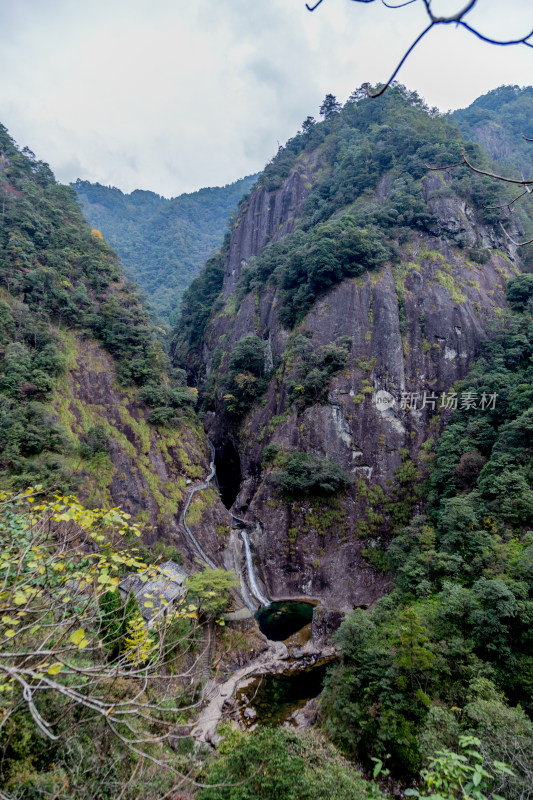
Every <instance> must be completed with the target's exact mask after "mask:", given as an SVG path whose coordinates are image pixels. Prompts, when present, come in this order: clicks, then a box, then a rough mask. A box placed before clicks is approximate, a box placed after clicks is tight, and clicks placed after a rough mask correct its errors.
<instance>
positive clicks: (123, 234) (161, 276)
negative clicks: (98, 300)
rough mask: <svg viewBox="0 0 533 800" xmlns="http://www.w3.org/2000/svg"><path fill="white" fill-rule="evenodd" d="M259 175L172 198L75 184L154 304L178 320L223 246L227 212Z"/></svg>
mask: <svg viewBox="0 0 533 800" xmlns="http://www.w3.org/2000/svg"><path fill="white" fill-rule="evenodd" d="M255 179H256V176H255V175H250V176H249V177H247V178H243V179H242V180H239V181H236V182H235V183H232V184H228V185H227V186H223V187H216V188H209V189H200V190H199V191H198V192H193V193H191V194H182V195H180V196H179V197H174V198H173V199H172V200H167V199H166V198H164V197H160V196H159V195H157V194H155V193H154V192H147V191H141V190H139V189H137V190H135V191H134V192H131V194H123V192H121V191H120V189H117V188H115V187H111V186H101V185H100V184H99V183H90V182H89V181H82V180H77V181H76V183H74V184H72V188H73V189H75V191H76V193H77V195H78V197H79V199H80V201H81V204H82V207H83V210H84V213H85V215H86V217H87V219H88V220H89V222H90V224H91V225H92V226H94V227H95V228H98V229H99V230H101V231H102V233H103V234H104V236H105V238H106V239H107V241H108V242H109V244H110V245H111V247H114V248H115V250H116V251H117V253H118V254H119V256H120V258H121V260H122V262H123V264H124V267H125V270H126V272H127V274H128V276H129V277H130V278H131V279H132V280H134V281H136V282H137V283H138V284H139V287H140V288H141V290H142V291H143V292H145V293H146V295H145V300H146V302H147V303H148V304H149V306H150V308H151V309H153V311H154V312H155V313H156V314H157V315H158V316H159V318H160V319H162V320H163V321H164V322H166V323H171V324H172V323H174V322H175V321H176V317H177V309H178V306H179V303H180V300H181V297H182V295H183V293H184V292H185V290H186V289H187V287H188V286H189V284H190V283H191V281H192V280H193V279H194V278H196V276H197V275H198V273H199V272H200V268H201V267H202V265H203V264H204V263H205V261H206V259H208V258H209V257H210V256H211V255H212V254H213V253H214V252H216V250H217V249H218V248H219V247H220V245H221V243H222V239H223V237H224V232H225V229H226V226H227V221H228V215H229V214H230V212H232V211H233V209H234V208H235V207H236V206H237V203H238V202H239V200H240V199H241V197H242V196H243V195H244V194H246V193H247V192H248V191H249V189H250V188H251V186H252V184H253V183H254V182H255Z"/></svg>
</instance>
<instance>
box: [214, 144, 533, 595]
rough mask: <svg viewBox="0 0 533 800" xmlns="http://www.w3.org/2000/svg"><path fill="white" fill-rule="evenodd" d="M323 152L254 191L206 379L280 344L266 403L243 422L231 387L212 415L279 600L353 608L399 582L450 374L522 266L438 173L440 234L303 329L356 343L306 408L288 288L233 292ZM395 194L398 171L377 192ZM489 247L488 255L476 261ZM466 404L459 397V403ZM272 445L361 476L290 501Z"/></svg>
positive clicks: (325, 306)
mask: <svg viewBox="0 0 533 800" xmlns="http://www.w3.org/2000/svg"><path fill="white" fill-rule="evenodd" d="M317 161H318V159H317V156H316V154H315V155H314V156H313V157H312V158H309V159H308V161H307V164H306V175H305V178H303V177H302V175H301V173H300V171H299V170H294V171H293V172H291V174H290V175H289V176H288V178H287V179H286V181H285V182H284V184H283V186H282V187H281V188H280V189H278V190H276V191H275V192H268V191H267V190H266V189H265V188H260V189H258V190H257V191H256V192H255V193H254V194H252V196H251V197H250V198H249V201H248V204H247V208H246V209H245V210H244V212H243V214H242V216H241V219H240V220H239V222H238V225H237V227H236V228H235V230H234V232H233V236H232V240H231V245H230V252H229V257H228V260H227V265H226V273H225V280H224V289H223V295H224V297H225V298H229V300H228V301H227V302H226V306H225V308H224V309H223V310H222V312H220V313H219V314H218V315H217V316H216V317H214V318H213V319H212V320H211V322H210V324H209V325H208V328H207V330H206V334H205V338H204V361H205V367H206V374H207V379H208V380H209V379H210V378H212V377H213V375H212V357H213V353H214V351H215V350H216V349H217V348H218V349H219V350H220V349H221V348H222V350H223V356H222V362H221V363H222V369H223V368H224V364H227V360H225V358H227V354H228V353H230V352H231V350H232V348H233V347H234V345H235V344H236V343H237V342H238V341H239V339H241V338H242V337H243V336H245V335H247V334H256V335H257V336H258V337H260V338H261V339H262V340H263V341H264V342H266V343H267V360H268V361H269V364H270V365H272V367H273V372H272V377H271V379H270V383H269V386H268V389H267V391H266V392H265V394H264V396H263V398H262V401H261V402H260V403H257V404H256V405H255V406H254V407H253V408H252V409H251V410H250V412H249V413H248V414H247V415H246V417H245V418H244V420H243V421H242V422H241V423H239V425H236V423H235V422H234V421H232V420H231V419H230V418H228V416H226V415H225V414H224V409H223V403H222V401H221V400H220V398H219V399H217V400H216V401H215V404H214V406H213V407H212V408H211V410H210V411H209V412H208V414H207V417H206V425H207V430H208V434H209V436H210V437H211V439H212V440H213V441H214V443H215V445H216V447H217V451H218V455H219V457H220V460H221V465H220V467H219V468H220V469H221V470H223V469H224V463H223V462H224V455H225V454H227V453H229V452H230V451H231V452H232V453H233V457H234V458H235V451H237V452H238V456H239V459H240V470H241V477H242V484H241V486H240V490H239V492H238V495H237V498H236V500H235V502H234V505H233V510H234V511H235V512H236V513H237V514H238V515H239V516H245V517H246V519H247V520H248V521H250V522H253V523H256V524H257V531H258V532H257V533H256V534H255V535H254V536H253V546H254V548H255V553H256V562H257V566H258V571H259V573H260V575H261V577H262V579H263V581H264V584H265V586H266V587H267V591H268V593H269V595H270V596H271V597H272V598H278V597H279V598H281V597H283V598H285V597H295V596H300V595H308V596H311V597H318V598H321V599H322V600H323V601H324V602H326V603H331V604H333V605H336V606H338V607H340V608H350V607H352V606H357V605H359V606H361V605H363V606H364V605H368V604H370V603H372V602H373V601H374V600H376V599H377V598H378V597H379V596H380V595H382V594H383V593H384V591H385V590H386V588H387V576H386V574H385V573H383V572H381V571H380V570H379V567H380V564H381V561H380V557H381V554H382V551H383V548H384V547H385V546H386V542H387V538H388V537H389V536H390V532H391V530H392V529H393V527H394V525H395V524H401V523H402V522H407V521H408V519H409V518H410V516H411V515H412V514H413V513H414V512H415V511H416V510H417V509H418V508H420V499H419V493H418V490H417V484H418V483H419V481H420V479H421V478H422V477H423V476H424V474H425V464H426V463H427V460H428V459H430V458H431V445H432V442H433V440H434V438H435V436H436V435H438V433H439V431H440V430H441V428H442V426H443V424H444V423H445V421H446V418H447V415H448V414H449V412H448V411H447V410H446V408H442V407H441V406H442V394H443V393H446V397H445V400H446V402H447V403H448V404H450V405H452V406H453V404H454V399H453V396H452V397H450V391H451V390H452V387H453V384H454V382H455V381H456V380H458V379H460V378H462V377H464V376H465V374H466V372H467V368H468V365H469V364H470V362H471V361H472V360H473V359H475V358H476V357H477V356H478V355H479V354H480V348H481V344H482V342H483V340H484V339H485V338H486V336H487V329H488V327H489V326H490V324H491V323H492V322H494V321H495V320H497V318H498V316H499V315H500V314H501V312H502V309H504V308H505V306H506V301H505V285H506V281H507V279H508V278H509V277H510V276H512V275H514V274H516V272H517V270H518V269H519V268H520V263H519V259H518V257H517V255H516V252H513V251H512V250H511V251H510V250H509V249H508V245H509V241H508V240H506V239H505V238H504V237H503V235H498V233H497V229H496V228H490V227H486V226H483V225H481V224H479V223H478V222H476V216H475V213H474V210H473V209H472V208H470V207H469V206H468V204H467V203H465V201H464V200H462V199H460V198H459V197H458V196H457V195H454V194H453V193H452V192H451V191H450V190H449V186H448V185H447V183H448V180H449V179H447V178H444V177H442V175H440V174H435V173H429V174H428V175H427V177H426V178H425V179H424V181H423V189H422V191H423V199H424V201H425V203H426V205H427V207H429V209H430V210H431V212H432V213H433V214H434V216H435V219H436V223H435V224H434V225H433V226H432V228H431V231H430V232H424V233H414V232H413V233H412V235H410V236H409V237H408V241H404V242H403V243H402V244H401V245H400V246H399V253H400V257H399V259H398V260H397V263H394V264H392V263H389V264H386V265H385V266H384V267H382V268H381V269H380V270H378V271H374V272H367V273H365V274H364V275H362V276H360V277H358V278H353V279H350V280H346V281H344V282H343V283H341V284H340V285H338V286H336V287H335V288H334V289H332V290H331V291H330V292H329V293H327V294H325V295H323V296H322V297H321V298H320V299H319V300H318V302H316V303H315V305H314V306H313V307H312V309H311V311H310V312H309V313H308V314H307V316H306V317H305V319H304V320H303V322H302V323H301V325H300V326H299V328H298V331H299V332H300V333H303V334H305V336H306V337H307V338H308V340H309V342H310V343H311V345H312V347H313V348H314V349H315V350H319V349H320V348H321V347H323V346H324V345H326V344H328V343H330V342H335V341H336V340H337V339H339V337H342V336H346V337H349V338H350V340H351V348H350V354H349V358H348V362H347V364H346V367H345V368H344V369H343V370H342V371H341V372H338V373H337V374H336V375H334V376H333V377H332V379H331V381H330V384H329V387H328V391H327V399H325V400H324V401H322V402H318V403H315V404H314V405H307V407H302V405H301V404H300V405H299V404H298V403H294V402H292V403H291V399H290V388H289V384H290V381H289V378H290V375H291V365H290V359H287V358H286V357H285V358H284V354H285V351H286V348H287V344H288V342H289V340H290V337H291V332H290V331H289V330H287V329H286V328H284V327H283V326H282V325H281V324H280V322H279V320H278V310H279V305H280V297H279V292H278V291H277V290H276V289H275V288H274V287H273V286H268V285H267V286H266V287H264V288H263V289H262V290H261V291H260V293H259V294H255V293H250V294H248V295H247V296H246V297H245V298H244V300H243V301H242V303H241V305H240V307H239V308H238V310H237V311H235V310H234V306H232V305H231V303H232V298H231V296H232V293H233V292H234V289H235V286H236V285H237V282H238V280H239V277H240V273H241V269H242V266H243V264H244V263H245V262H246V260H247V259H249V258H250V256H254V255H258V254H259V253H260V252H261V249H262V247H263V246H264V242H265V236H269V237H271V238H280V237H281V236H283V235H284V234H285V233H287V232H289V231H291V230H292V226H293V225H294V216H295V214H296V213H297V212H298V208H299V207H300V206H301V203H302V200H303V197H304V195H305V193H306V191H307V188H308V187H309V186H310V181H312V180H313V164H314V165H316V164H317ZM443 189H444V190H445V191H443ZM387 192H388V184H387V179H386V177H385V178H384V179H382V181H381V182H380V185H379V186H378V189H377V192H376V202H383V200H385V199H386V197H387ZM452 237H453V239H452ZM457 242H460V244H461V247H459V246H457ZM479 252H482V253H483V258H482V259H480V258H478V260H477V261H474V260H473V253H479ZM480 261H482V262H483V263H480ZM402 400H403V402H402ZM467 400H468V398H465V396H464V395H461V394H460V395H459V397H458V401H459V406H461V404H462V403H463V404H464V405H465V406H467V405H468V403H467V402H466V401H467ZM476 400H477V404H478V405H479V403H480V400H481V398H476ZM462 413H465V414H468V413H472V410H471V409H468V408H467V407H465V408H464V409H463V411H462ZM268 444H274V445H276V446H277V449H278V452H281V453H283V452H285V453H286V452H291V451H294V450H299V451H304V452H306V453H309V454H313V455H325V456H328V457H331V458H332V459H334V460H335V461H336V462H337V463H338V464H340V465H341V466H342V467H343V468H344V469H345V470H346V471H347V472H348V473H349V474H350V475H351V477H352V481H353V482H352V485H351V487H350V489H349V490H348V491H347V492H346V493H345V494H344V495H343V496H342V497H338V498H334V499H333V500H329V501H323V502H319V501H313V502H312V501H310V500H308V501H301V502H286V501H284V500H282V498H281V497H280V496H279V494H278V493H277V492H276V490H275V488H274V486H273V484H272V482H271V480H270V476H271V473H272V471H273V470H275V462H274V465H272V464H265V463H264V460H263V454H264V450H265V447H266V445H268Z"/></svg>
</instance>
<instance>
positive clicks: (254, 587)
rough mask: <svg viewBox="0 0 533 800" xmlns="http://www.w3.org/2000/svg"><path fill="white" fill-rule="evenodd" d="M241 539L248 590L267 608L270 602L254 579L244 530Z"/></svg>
mask: <svg viewBox="0 0 533 800" xmlns="http://www.w3.org/2000/svg"><path fill="white" fill-rule="evenodd" d="M241 537H242V541H243V543H244V552H245V554H246V567H247V569H248V582H249V584H250V589H251V590H252V594H253V595H254V597H256V598H257V600H259V602H260V604H261V605H262V606H269V605H270V600H268V599H267V598H266V597H265V596H264V594H263V593H262V592H261V589H260V588H259V586H258V585H257V581H256V579H255V571H254V563H253V561H252V551H251V550H250V542H249V541H248V534H247V533H246V531H245V530H244V528H243V529H242V530H241Z"/></svg>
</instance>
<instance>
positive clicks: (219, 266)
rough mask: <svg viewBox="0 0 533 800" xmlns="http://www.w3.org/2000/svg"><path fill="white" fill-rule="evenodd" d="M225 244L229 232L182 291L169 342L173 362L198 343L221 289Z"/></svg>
mask: <svg viewBox="0 0 533 800" xmlns="http://www.w3.org/2000/svg"><path fill="white" fill-rule="evenodd" d="M228 248H229V236H226V238H225V240H224V245H223V247H222V249H221V250H220V251H219V252H218V253H217V254H216V255H214V256H213V257H212V258H210V259H209V260H208V261H207V262H206V264H205V266H204V268H203V269H202V271H201V272H200V274H199V275H198V277H197V278H195V279H194V280H193V282H192V283H191V285H190V286H189V288H188V289H187V291H186V292H185V293H184V295H183V299H182V303H181V311H180V321H179V325H177V326H176V327H175V329H174V332H173V336H172V342H171V353H172V355H173V358H174V361H175V362H176V363H178V362H179V363H183V364H185V363H187V362H188V361H189V360H190V351H191V350H193V349H194V348H195V347H198V345H199V343H200V341H201V339H202V336H203V333H204V329H205V326H206V324H207V320H208V319H209V315H210V314H211V312H212V311H213V306H214V303H215V300H216V299H217V297H218V295H219V294H220V292H221V290H222V284H223V282H224V261H225V256H226V255H227V252H228ZM198 368H199V364H198Z"/></svg>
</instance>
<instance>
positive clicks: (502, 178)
mask: <svg viewBox="0 0 533 800" xmlns="http://www.w3.org/2000/svg"><path fill="white" fill-rule="evenodd" d="M462 156H463V160H462V161H457V162H456V163H455V164H445V165H444V166H442V167H432V166H431V165H430V164H426V162H424V165H425V166H426V167H427V169H430V170H432V171H434V172H440V171H441V170H444V169H453V168H454V167H461V166H463V165H465V166H467V167H468V169H470V170H472V172H477V174H478V175H486V176H487V177H488V178H495V179H496V180H498V181H504V182H505V183H513V184H515V185H516V186H526V187H528V186H533V179H530V180H524V179H522V180H521V181H519V180H518V179H517V178H508V177H507V176H505V175H497V174H496V173H495V172H488V171H487V170H484V169H478V167H474V165H473V164H471V163H470V161H469V160H468V159H467V157H466V155H465V152H464V150H463V151H462ZM513 202H514V201H513Z"/></svg>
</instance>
